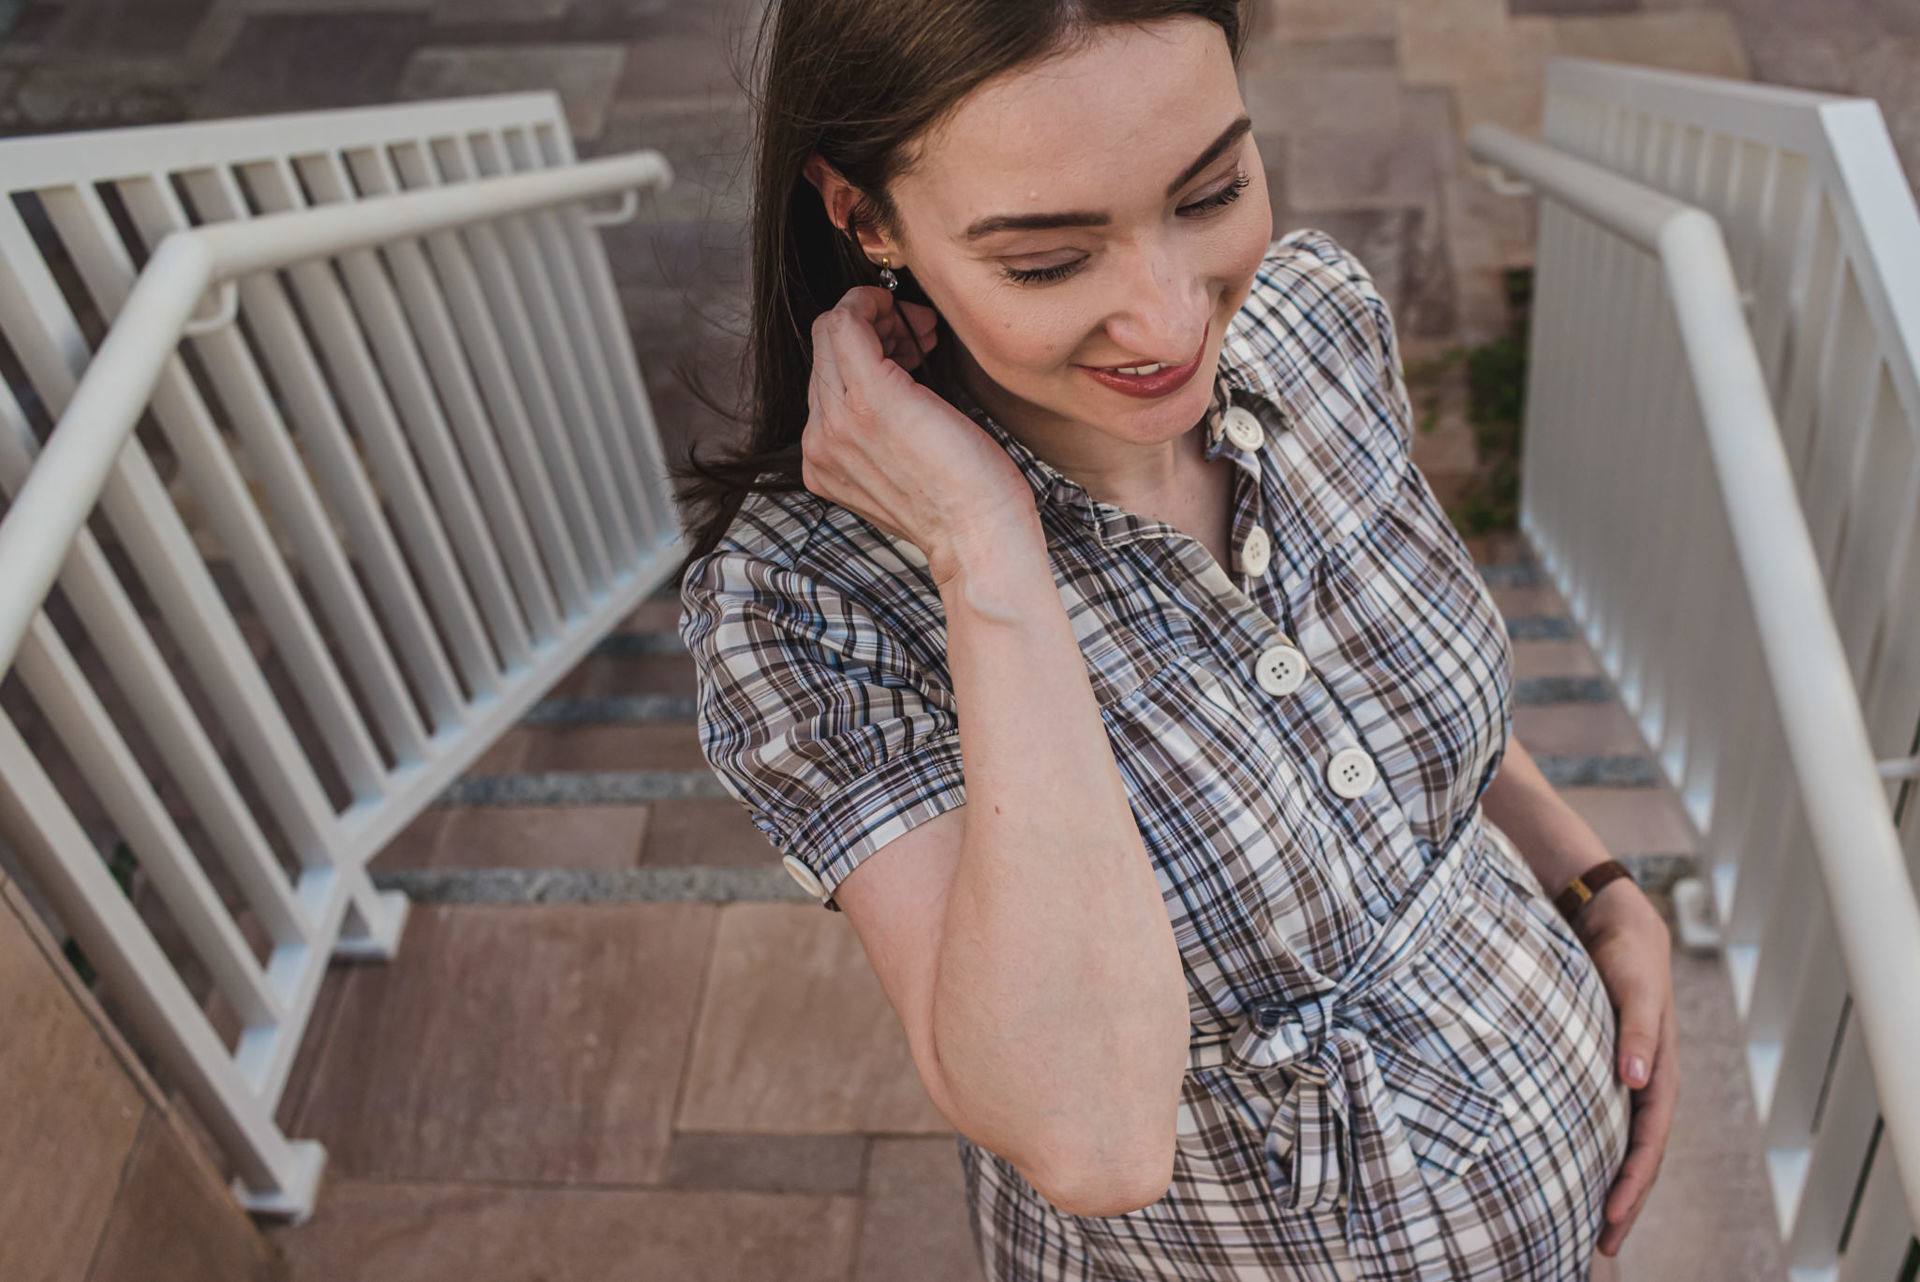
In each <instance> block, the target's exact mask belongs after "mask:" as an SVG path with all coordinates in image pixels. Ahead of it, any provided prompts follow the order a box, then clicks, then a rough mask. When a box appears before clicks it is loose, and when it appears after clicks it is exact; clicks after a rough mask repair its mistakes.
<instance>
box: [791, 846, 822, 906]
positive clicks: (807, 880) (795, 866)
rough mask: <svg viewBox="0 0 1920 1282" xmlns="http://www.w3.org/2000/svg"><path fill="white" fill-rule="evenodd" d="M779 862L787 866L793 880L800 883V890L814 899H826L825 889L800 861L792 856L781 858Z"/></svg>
mask: <svg viewBox="0 0 1920 1282" xmlns="http://www.w3.org/2000/svg"><path fill="white" fill-rule="evenodd" d="M780 862H781V863H783V864H785V865H786V866H787V871H788V872H789V873H791V874H792V875H793V879H794V880H795V881H797V882H799V883H800V889H802V890H804V891H806V892H807V893H808V894H809V895H812V896H813V897H814V898H815V899H825V898H826V897H827V888H826V887H825V886H822V885H821V884H820V879H819V878H818V877H816V876H814V875H813V869H811V868H809V867H807V866H806V865H805V864H803V863H801V862H800V860H799V859H797V858H796V857H794V856H793V855H785V856H782V858H781V860H780Z"/></svg>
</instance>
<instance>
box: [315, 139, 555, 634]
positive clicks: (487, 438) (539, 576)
mask: <svg viewBox="0 0 1920 1282" xmlns="http://www.w3.org/2000/svg"><path fill="white" fill-rule="evenodd" d="M346 160H347V164H348V166H349V168H350V169H351V171H352V173H353V177H354V182H355V185H356V186H358V188H359V189H360V191H361V192H363V193H364V194H366V195H368V196H383V195H394V194H397V193H398V192H399V191H400V184H399V181H398V180H397V178H396V176H395V175H394V173H393V169H392V165H391V163H390V162H389V161H388V159H387V154H386V152H385V150H384V149H381V148H361V149H359V150H356V151H353V152H351V153H349V154H348V156H347V157H346ZM321 181H323V182H324V181H325V176H324V175H322V177H321ZM381 253H382V255H383V256H384V257H385V259H386V261H387V265H388V267H389V268H390V269H391V271H392V273H393V278H394V282H395V284H396V285H397V287H398V289H399V292H400V297H401V299H402V301H403V302H404V303H405V304H406V309H407V315H408V317H409V319H410V320H411V322H412V325H413V330H414V333H415V335H416V337H417V339H418V341H419V344H420V348H421V351H422V354H423V355H424V356H425V358H426V361H427V366H428V368H429V369H431V370H432V372H433V380H434V385H435V386H436V387H437V388H438V389H439V391H440V397H441V400H442V402H443V403H444V404H445V406H446V410H447V417H448V420H449V421H450V423H451V424H452V426H453V430H454V432H455V433H456V434H457V435H458V437H459V441H460V450H461V454H462V456H463V458H464V459H465V461H466V465H467V468H468V470H469V471H470V472H471V473H472V476H473V482H474V486H475V489H476V490H477V491H478V493H479V496H480V501H481V503H482V504H483V505H484V508H485V512H486V518H487V527H488V528H489V529H490V530H491V531H492V532H493V534H494V536H495V538H496V539H497V540H498V541H499V544H500V551H501V553H502V555H503V556H504V558H505V560H506V564H507V568H508V571H509V572H510V573H511V574H512V576H513V585H514V590H515V592H516V593H517V595H518V599H519V604H520V606H521V608H522V609H524V610H525V611H526V614H527V619H528V622H529V625H530V627H531V630H532V635H533V639H534V640H535V641H538V642H541V643H544V642H546V641H548V640H550V639H552V638H553V637H554V636H555V635H557V634H558V632H559V629H560V616H559V611H558V608H557V606H556V604H555V602H554V597H553V588H552V586H551V585H550V584H549V583H548V581H547V574H546V571H545V570H544V569H543V568H542V566H541V564H540V555H539V552H538V550H537V549H536V548H535V547H534V542H533V535H532V532H531V530H530V529H529V528H528V523H527V518H526V514H525V513H524V512H523V511H522V510H521V507H520V500H519V497H518V495H516V494H515V493H514V488H513V480H512V478H511V476H510V475H509V474H508V471H507V464H506V460H505V458H504V457H503V455H502V453H501V450H500V445H499V442H498V441H497V440H496V438H495V433H494V426H493V424H492V423H491V422H490V421H489V419H488V415H487V411H486V406H485V405H484V403H483V402H482V400H481V395H480V388H479V385H478V383H477V381H476V380H475V377H474V371H473V368H472V366H471V365H470V364H469V363H468V358H467V354H466V352H465V351H464V350H463V349H462V347H461V345H460V339H459V337H458V334H457V331H456V326H455V322H454V319H453V311H452V308H451V307H450V306H449V304H448V300H447V297H446V296H445V295H444V294H443V293H442V292H441V286H440V282H439V280H437V279H436V277H435V275H434V270H433V267H432V265H431V264H430V263H429V262H428V259H427V252H426V250H425V249H424V248H422V246H421V244H420V243H419V242H417V241H401V242H396V243H394V244H391V245H387V246H385V247H384V248H383V249H382V251H381Z"/></svg>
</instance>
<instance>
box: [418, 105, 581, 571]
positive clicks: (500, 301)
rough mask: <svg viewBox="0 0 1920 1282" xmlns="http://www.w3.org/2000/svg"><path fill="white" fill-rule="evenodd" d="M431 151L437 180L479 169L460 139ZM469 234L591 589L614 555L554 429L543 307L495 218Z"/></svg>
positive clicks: (463, 177) (576, 465) (566, 438)
mask: <svg viewBox="0 0 1920 1282" xmlns="http://www.w3.org/2000/svg"><path fill="white" fill-rule="evenodd" d="M433 155H434V168H435V170H436V171H437V172H436V177H437V179H438V180H440V181H443V182H446V183H449V184H457V183H462V182H470V181H472V180H474V179H475V178H477V177H478V176H479V175H478V172H477V170H476V168H475V166H474V163H473V157H472V155H471V152H470V151H469V149H468V148H467V145H466V143H465V140H463V139H450V140H446V141H445V142H443V143H436V144H435V145H434V148H433ZM465 238H466V241H467V245H468V247H469V248H470V250H471V251H472V255H473V260H474V264H475V266H476V267H478V268H479V273H480V281H481V285H482V288H483V289H484V290H485V292H486V295H487V297H488V299H489V300H491V302H492V304H493V308H492V310H493V314H494V315H495V316H496V317H498V318H499V324H500V328H501V337H502V338H503V339H505V340H506V344H507V356H508V358H509V360H510V362H511V365H512V369H513V373H514V378H515V379H516V380H517V382H518V383H519V386H520V391H521V394H522V395H523V396H524V397H525V398H526V403H527V409H528V411H529V412H530V413H531V414H532V415H533V417H534V420H535V421H536V422H539V423H543V424H546V425H547V429H548V430H545V431H542V432H540V433H538V434H537V438H536V439H537V441H538V443H539V445H540V447H541V448H542V449H544V450H545V451H546V454H547V469H548V475H549V476H550V477H551V478H552V481H553V485H554V488H555V490H556V491H557V492H558V494H559V498H560V505H561V510H562V511H563V512H564V513H565V514H566V518H567V522H568V525H569V526H570V527H571V529H572V530H573V539H574V546H575V547H576V548H577V549H578V550H579V555H580V560H581V562H582V564H583V566H584V567H585V569H586V574H587V581H588V583H589V585H590V586H591V588H592V590H593V591H594V592H596V593H597V592H601V591H604V590H606V588H607V586H608V584H609V582H610V577H611V575H612V573H613V564H614V562H613V558H612V555H611V554H610V553H609V551H608V547H607V536H606V533H605V531H604V529H603V528H602V525H601V522H600V519H599V518H598V516H596V515H595V511H594V500H593V497H592V495H591V493H590V492H589V490H588V486H587V478H586V475H585V474H584V473H583V472H582V470H581V466H580V461H579V459H578V457H577V456H576V455H575V453H574V447H573V443H572V433H570V432H567V431H560V430H556V429H558V428H559V427H561V426H563V425H564V424H565V422H566V415H565V414H564V413H563V412H562V410H561V407H560V392H559V390H558V389H557V388H556V387H555V384H554V379H553V377H552V376H551V375H550V374H549V373H548V370H547V364H546V362H545V360H544V359H543V357H542V339H541V335H542V334H543V333H546V332H548V330H547V329H546V328H545V326H544V313H541V314H540V315H541V317H542V324H541V325H540V326H536V324H535V322H534V317H535V312H534V311H533V308H532V304H531V303H530V302H529V300H528V299H527V298H526V296H525V293H524V291H523V289H522V287H521V284H520V280H519V278H518V276H517V275H516V273H515V271H514V265H513V258H512V255H511V254H510V253H509V252H508V248H507V244H506V236H505V234H504V231H503V229H502V228H501V227H496V226H493V225H491V224H479V225H476V226H472V227H468V228H466V229H465Z"/></svg>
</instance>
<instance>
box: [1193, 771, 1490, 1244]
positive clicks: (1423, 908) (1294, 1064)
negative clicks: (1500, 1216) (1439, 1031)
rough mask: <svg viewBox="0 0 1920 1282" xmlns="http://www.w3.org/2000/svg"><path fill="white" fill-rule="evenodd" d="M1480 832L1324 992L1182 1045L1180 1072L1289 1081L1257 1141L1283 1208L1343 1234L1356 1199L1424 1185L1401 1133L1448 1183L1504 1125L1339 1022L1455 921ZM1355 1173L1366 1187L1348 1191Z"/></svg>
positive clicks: (1437, 1073) (1485, 1098) (1470, 1091)
mask: <svg viewBox="0 0 1920 1282" xmlns="http://www.w3.org/2000/svg"><path fill="white" fill-rule="evenodd" d="M1482 825H1483V821H1482V818H1481V815H1480V812H1479V810H1478V809H1476V810H1475V812H1474V817H1473V820H1472V822H1470V823H1468V824H1467V825H1466V826H1465V827H1464V828H1463V829H1462V830H1461V832H1459V833H1458V834H1456V836H1455V840H1454V841H1453V842H1452V843H1451V844H1450V845H1449V846H1448V848H1447V849H1446V850H1445V851H1444V852H1443V853H1441V854H1439V855H1437V856H1436V857H1435V858H1434V859H1433V860H1432V861H1431V862H1429V863H1428V864H1427V866H1426V867H1425V868H1424V869H1422V870H1421V872H1420V874H1419V876H1418V877H1417V878H1416V879H1415V881H1414V883H1413V885H1412V886H1411V887H1410V888H1409V890H1408V892H1407V894H1406V895H1405V896H1404V897H1403V898H1402V899H1401V901H1400V904H1399V905H1398V906H1397V907H1396V908H1395V910H1394V912H1393V915H1392V916H1391V917H1389V918H1388V919H1387V920H1386V921H1385V922H1383V923H1381V925H1380V928H1379V931H1378V933H1377V934H1376V935H1375V936H1374V938H1373V940H1372V941H1371V942H1370V943H1369V944H1368V945H1367V947H1366V949H1365V950H1364V951H1363V952H1362V953H1361V955H1360V957H1359V958H1358V959H1357V960H1356V961H1355V963H1354V964H1353V966H1352V967H1350V968H1349V969H1348V971H1347V973H1346V974H1345V975H1344V976H1343V977H1342V978H1341V979H1340V980H1339V982H1338V983H1336V984H1335V985H1334V986H1333V987H1331V988H1329V989H1327V990H1325V991H1323V992H1319V993H1315V994H1312V995H1310V996H1307V997H1304V998H1301V999H1300V1000H1297V1001H1295V1002H1293V1003H1291V1004H1285V1005H1281V1004H1265V1005H1260V1006H1257V1007H1255V1008H1253V1009H1252V1010H1251V1011H1249V1012H1248V1013H1247V1014H1246V1016H1245V1018H1244V1019H1243V1020H1242V1021H1241V1022H1240V1024H1239V1025H1238V1026H1237V1027H1235V1028H1233V1029H1231V1030H1230V1031H1228V1032H1226V1033H1223V1034H1215V1035H1212V1036H1207V1037H1198V1038H1195V1039H1193V1041H1192V1042H1191V1043H1190V1044H1189V1054H1188V1068H1189V1069H1205V1068H1225V1069H1226V1070H1227V1071H1228V1072H1229V1073H1234V1074H1263V1073H1268V1072H1271V1071H1272V1070H1275V1069H1284V1070H1286V1072H1287V1075H1288V1083H1287V1087H1286V1091H1285V1093H1284V1094H1283V1095H1282V1096H1281V1097H1280V1099H1279V1100H1278V1102H1277V1104H1276V1106H1275V1108H1274V1112H1273V1116H1272V1119H1271V1121H1270V1122H1269V1123H1268V1124H1267V1127H1266V1132H1265V1135H1264V1137H1263V1139H1264V1144H1265V1147H1266V1150H1267V1153H1268V1154H1269V1156H1270V1157H1271V1158H1275V1159H1278V1160H1280V1161H1282V1162H1285V1163H1287V1164H1288V1169H1289V1170H1290V1171H1291V1180H1290V1188H1289V1189H1288V1190H1287V1191H1286V1193H1285V1195H1284V1197H1283V1199H1282V1202H1281V1204H1282V1205H1283V1206H1285V1207H1287V1208H1288V1209H1292V1210H1306V1209H1323V1208H1327V1207H1338V1208H1340V1210H1341V1212H1342V1224H1343V1225H1348V1224H1350V1221H1351V1216H1352V1214H1353V1209H1354V1202H1355V1201H1356V1200H1365V1199H1363V1198H1361V1197H1360V1196H1359V1195H1361V1194H1362V1193H1363V1192H1370V1193H1373V1194H1375V1195H1377V1196H1379V1197H1382V1198H1388V1199H1391V1198H1393V1197H1395V1196H1397V1195H1398V1194H1399V1193H1400V1192H1401V1191H1403V1190H1406V1189H1408V1188H1410V1185H1411V1184H1418V1183H1419V1182H1420V1181H1421V1176H1420V1174H1419V1172H1418V1168H1417V1164H1416V1162H1415V1154H1414V1149H1413V1146H1412V1145H1411V1143H1410V1140H1409V1129H1411V1130H1413V1131H1414V1132H1416V1133H1417V1134H1418V1136H1419V1138H1420V1140H1421V1144H1420V1149H1421V1152H1420V1157H1421V1159H1422V1160H1424V1161H1425V1162H1427V1163H1428V1164H1429V1165H1432V1166H1437V1167H1439V1168H1440V1170H1441V1171H1442V1172H1443V1173H1444V1175H1446V1176H1451V1175H1458V1174H1464V1173H1465V1171H1466V1169H1467V1168H1468V1167H1470V1166H1472V1165H1473V1162H1474V1160H1475V1159H1476V1158H1477V1157H1478V1156H1479V1154H1480V1152H1481V1150H1482V1149H1483V1148H1485V1147H1486V1144H1487V1141H1488V1140H1489V1139H1490V1138H1491V1137H1492V1135H1493V1132H1494V1128H1495V1127H1497V1126H1498V1125H1499V1124H1500V1122H1501V1120H1502V1119H1503V1118H1504V1117H1506V1116H1507V1114H1508V1111H1509V1109H1510V1108H1511V1106H1512V1105H1511V1102H1510V1101H1506V1100H1502V1099H1500V1098H1498V1097H1496V1096H1494V1095H1491V1094H1489V1093H1488V1092H1487V1091H1485V1090H1483V1089H1481V1088H1480V1087H1479V1086H1477V1085H1475V1084H1474V1083H1472V1082H1470V1081H1466V1080H1464V1079H1463V1078H1461V1077H1459V1076H1457V1075H1456V1074H1454V1073H1452V1072H1450V1071H1444V1070H1442V1069H1440V1068H1438V1067H1436V1066H1434V1065H1432V1064H1430V1063H1427V1062H1425V1061H1423V1060H1421V1059H1419V1058H1417V1057H1415V1056H1414V1055H1413V1054H1412V1053H1411V1052H1409V1051H1408V1050H1407V1049H1406V1048H1405V1047H1403V1046H1401V1045H1400V1044H1399V1043H1398V1042H1396V1041H1395V1040H1393V1039H1392V1038H1391V1037H1390V1036H1388V1035H1385V1034H1382V1033H1380V1032H1378V1031H1375V1032H1372V1033H1369V1032H1367V1031H1363V1030H1362V1029H1360V1028H1359V1027H1357V1026H1355V1025H1354V1024H1352V1023H1350V1022H1348V1020H1347V1016H1348V1014H1349V1012H1350V1010H1351V1006H1352V1004H1353V1003H1355V1002H1356V1001H1357V1000H1358V999H1359V998H1362V997H1364V996H1365V995H1366V994H1367V993H1368V991H1369V990H1371V989H1372V988H1373V987H1374V986H1375V985H1376V984H1378V983H1379V982H1380V981H1381V980H1382V979H1384V978H1385V977H1387V976H1388V975H1391V974H1392V973H1393V972H1394V971H1396V970H1398V969H1400V968H1401V967H1402V966H1404V965H1406V964H1408V963H1409V962H1411V961H1412V959H1414V958H1417V957H1419V956H1420V955H1421V954H1423V953H1424V952H1426V950H1427V949H1428V947H1429V946H1430V945H1431V944H1432V942H1433V941H1434V940H1435V939H1436V938H1437V937H1438V935H1439V933H1440V931H1441V930H1442V929H1444V927H1445V926H1446V924H1447V922H1448V921H1449V920H1450V919H1451V918H1452V917H1453V915H1454V912H1455V910H1456V909H1457V908H1458V906H1459V903H1460V900H1461V897H1462V895H1463V894H1464V892H1465V890H1466V886H1467V883H1468V880H1469V871H1470V869H1471V868H1472V866H1473V864H1474V863H1475V862H1477V861H1478V860H1480V859H1482V858H1484V857H1485V856H1484V853H1483V851H1482V849H1481V845H1480V843H1481V841H1482V840H1483V831H1482ZM1389 1082H1391V1083H1392V1086H1393V1088H1394V1089H1395V1090H1396V1091H1398V1092H1399V1093H1400V1094H1401V1095H1402V1096H1403V1097H1405V1098H1407V1099H1409V1100H1410V1101H1411V1102H1412V1104H1413V1105H1414V1107H1413V1108H1412V1109H1411V1110H1409V1111H1410V1116H1409V1117H1407V1118H1403V1117H1402V1115H1401V1113H1400V1112H1399V1111H1398V1110H1396V1109H1395V1107H1394V1104H1393V1100H1392V1099H1391V1097H1390V1096H1389V1094H1388V1089H1387V1088H1388V1083H1389ZM1361 1173H1364V1174H1365V1175H1366V1177H1367V1178H1366V1179H1364V1180H1356V1176H1357V1175H1359V1174H1361ZM1363 1186H1373V1187H1372V1188H1371V1189H1368V1188H1365V1187H1363Z"/></svg>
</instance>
